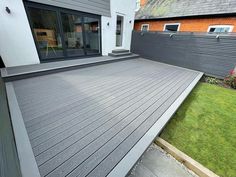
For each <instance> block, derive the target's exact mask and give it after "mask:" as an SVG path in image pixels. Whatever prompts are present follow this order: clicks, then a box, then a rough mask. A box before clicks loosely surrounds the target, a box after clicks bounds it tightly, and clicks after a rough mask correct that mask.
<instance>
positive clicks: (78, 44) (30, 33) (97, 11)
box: [0, 0, 136, 67]
mask: <svg viewBox="0 0 236 177" xmlns="http://www.w3.org/2000/svg"><path fill="white" fill-rule="evenodd" d="M135 3H136V0H129V1H127V0H119V1H117V0H103V1H101V0H93V1H89V0H83V1H74V0H68V1H64V0H27V1H26V0H24V1H22V0H2V1H1V2H0V9H1V11H0V13H1V20H0V26H1V28H0V39H1V40H0V55H1V57H2V60H3V62H4V64H5V66H6V67H9V66H19V65H28V64H37V63H40V62H47V61H58V60H61V59H62V60H67V59H72V58H75V59H77V58H81V57H82V58H84V57H92V56H99V55H107V54H108V53H109V52H111V51H112V50H114V49H127V50H129V49H130V44H131V34H132V30H133V25H134V15H135Z"/></svg>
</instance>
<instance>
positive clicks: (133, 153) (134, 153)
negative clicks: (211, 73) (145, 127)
mask: <svg viewBox="0 0 236 177" xmlns="http://www.w3.org/2000/svg"><path fill="white" fill-rule="evenodd" d="M202 76H203V73H201V72H199V74H198V75H197V77H196V78H195V79H194V80H193V81H192V82H191V84H190V85H189V86H188V87H187V88H186V89H185V90H184V92H183V93H182V94H181V95H180V96H179V97H178V99H176V100H175V102H174V103H173V104H172V105H171V106H170V107H169V108H168V109H167V111H166V112H165V113H164V114H163V115H162V116H161V117H160V118H159V119H158V121H157V122H156V123H155V124H154V125H153V126H152V127H151V128H150V129H149V131H148V132H147V133H146V134H145V135H144V136H143V137H142V138H141V139H140V140H139V141H138V142H137V144H136V145H135V146H134V147H133V148H132V149H131V150H130V151H129V153H128V154H127V155H126V156H125V157H124V158H123V159H122V160H121V161H120V162H119V163H118V164H117V165H116V167H115V168H114V169H113V170H112V171H111V172H110V173H109V174H108V177H117V176H126V175H127V174H128V173H129V171H130V170H131V168H132V167H133V166H134V165H135V163H136V162H137V161H138V160H139V158H140V157H141V156H142V154H143V153H144V152H145V150H146V149H147V148H148V147H149V145H150V144H151V143H152V142H153V140H154V139H155V137H156V136H157V135H158V134H159V133H160V132H161V130H162V129H163V128H164V126H165V125H166V123H167V122H168V121H169V120H170V118H171V117H172V116H173V114H174V113H175V112H176V110H177V109H178V108H179V106H180V105H181V104H182V102H183V101H184V100H185V99H186V97H187V96H188V95H189V93H190V92H191V91H192V89H193V88H194V87H195V85H196V84H197V83H198V81H199V80H200V79H201V77H202Z"/></svg>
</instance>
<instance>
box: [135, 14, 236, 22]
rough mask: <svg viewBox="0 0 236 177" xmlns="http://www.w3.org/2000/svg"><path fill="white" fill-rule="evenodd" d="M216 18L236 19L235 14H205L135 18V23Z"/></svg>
mask: <svg viewBox="0 0 236 177" xmlns="http://www.w3.org/2000/svg"><path fill="white" fill-rule="evenodd" d="M209 17H212V18H217V17H236V12H234V13H224V14H205V15H188V16H174V17H157V18H156V17H153V18H143V19H141V18H137V19H135V21H146V20H150V21H152V20H171V19H173V20H174V19H184V18H188V19H193V18H194V19H197V18H209Z"/></svg>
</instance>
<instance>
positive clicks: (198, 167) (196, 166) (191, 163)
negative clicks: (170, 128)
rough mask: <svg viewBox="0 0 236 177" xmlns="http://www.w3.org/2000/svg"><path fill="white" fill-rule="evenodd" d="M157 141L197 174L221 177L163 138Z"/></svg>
mask: <svg viewBox="0 0 236 177" xmlns="http://www.w3.org/2000/svg"><path fill="white" fill-rule="evenodd" d="M155 143H156V144H157V145H158V146H160V147H161V148H163V149H164V150H165V151H166V152H167V153H169V154H170V155H172V156H173V157H174V158H175V159H176V160H178V161H179V162H181V163H182V164H184V165H185V166H186V167H187V168H189V169H190V170H192V171H193V172H194V173H196V174H197V175H199V176H201V177H219V176H218V175H216V174H215V173H213V172H212V171H210V170H209V169H207V168H206V167H204V166H203V165H202V164H200V163H198V162H197V161H195V160H194V159H192V158H191V157H189V156H188V155H186V154H184V153H183V152H181V151H180V150H178V149H177V148H175V147H174V146H172V145H171V144H169V143H168V142H166V141H165V140H163V139H162V138H157V139H156V140H155Z"/></svg>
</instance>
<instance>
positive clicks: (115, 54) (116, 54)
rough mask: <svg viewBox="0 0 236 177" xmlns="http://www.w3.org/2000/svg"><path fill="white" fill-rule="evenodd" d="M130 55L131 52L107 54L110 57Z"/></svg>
mask: <svg viewBox="0 0 236 177" xmlns="http://www.w3.org/2000/svg"><path fill="white" fill-rule="evenodd" d="M129 55H132V53H131V52H125V53H109V54H108V56H111V57H123V56H129Z"/></svg>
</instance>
